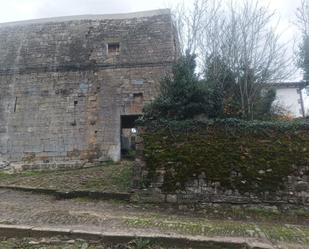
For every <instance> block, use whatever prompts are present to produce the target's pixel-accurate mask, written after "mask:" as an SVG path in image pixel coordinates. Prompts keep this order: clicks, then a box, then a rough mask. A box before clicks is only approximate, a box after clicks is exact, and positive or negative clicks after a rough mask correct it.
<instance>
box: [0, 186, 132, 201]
mask: <svg viewBox="0 0 309 249" xmlns="http://www.w3.org/2000/svg"><path fill="white" fill-rule="evenodd" d="M0 189H9V190H16V191H23V192H31V193H37V194H46V195H53V196H55V197H56V198H58V199H73V198H80V197H87V198H90V199H95V200H98V199H100V200H125V201H129V200H130V198H131V194H130V193H110V192H99V191H68V192H62V191H58V190H55V189H43V188H29V187H20V186H4V185H1V186H0Z"/></svg>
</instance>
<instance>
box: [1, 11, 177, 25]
mask: <svg viewBox="0 0 309 249" xmlns="http://www.w3.org/2000/svg"><path fill="white" fill-rule="evenodd" d="M170 13H171V11H170V9H156V10H147V11H138V12H129V13H116V14H102V15H100V14H89V15H73V16H59V17H48V18H39V19H30V20H24V21H15V22H4V23H0V27H6V26H15V25H28V24H39V23H52V22H68V21H77V20H105V19H111V20H113V19H132V18H142V17H150V16H156V15H170Z"/></svg>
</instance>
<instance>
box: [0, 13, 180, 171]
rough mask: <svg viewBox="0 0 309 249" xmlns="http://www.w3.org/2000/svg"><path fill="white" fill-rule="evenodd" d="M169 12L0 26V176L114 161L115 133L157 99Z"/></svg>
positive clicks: (167, 51)
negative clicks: (0, 172)
mask: <svg viewBox="0 0 309 249" xmlns="http://www.w3.org/2000/svg"><path fill="white" fill-rule="evenodd" d="M173 30H174V29H173V25H172V22H171V15H170V12H169V10H156V11H148V12H139V13H131V14H119V15H118V14H117V15H102V16H77V17H63V18H56V19H41V20H33V21H25V22H15V23H4V24H0V38H1V39H0V85H1V91H0V95H1V98H0V153H1V154H0V161H1V167H2V168H12V167H13V168H23V167H24V168H27V167H28V168H29V167H30V168H31V167H32V166H36V167H43V168H44V167H46V168H47V167H58V166H67V167H74V166H79V165H81V164H82V165H83V164H85V163H88V162H90V163H91V162H100V161H104V160H110V159H111V160H119V159H120V157H121V155H120V150H121V148H120V147H121V142H120V141H121V139H120V133H121V129H122V128H130V127H131V126H132V121H133V120H134V119H135V118H136V117H137V115H139V114H141V111H142V106H143V105H144V104H145V103H147V102H149V101H151V100H152V99H153V98H154V97H155V96H156V94H157V92H158V83H159V81H160V78H161V77H163V76H164V75H165V74H166V73H167V72H168V71H169V70H170V68H171V65H172V63H173V62H174V60H175V55H176V43H175V36H174V32H173Z"/></svg>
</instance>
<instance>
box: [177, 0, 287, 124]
mask: <svg viewBox="0 0 309 249" xmlns="http://www.w3.org/2000/svg"><path fill="white" fill-rule="evenodd" d="M228 2H229V3H228V4H226V5H223V2H217V1H211V0H204V1H202V0H200V1H198V0H197V1H196V2H195V5H194V8H193V11H191V12H189V13H188V14H187V15H185V14H182V15H181V17H180V16H179V14H178V19H177V21H178V22H179V23H180V24H179V25H178V27H181V30H180V33H181V34H180V35H181V36H184V38H185V39H184V40H185V41H186V42H187V44H185V45H184V46H183V48H184V49H188V50H189V52H197V53H198V56H199V58H200V62H201V65H200V67H201V68H202V69H203V70H204V71H205V72H207V68H208V66H209V64H211V63H213V61H214V60H216V61H219V62H220V63H219V64H218V68H217V71H218V75H220V77H221V80H222V74H221V72H220V70H221V68H220V64H224V66H225V67H227V68H228V69H229V73H230V74H233V75H234V77H235V82H236V85H237V89H238V90H237V91H238V93H237V95H238V97H239V101H240V103H241V113H242V116H243V117H244V118H250V119H253V118H254V109H255V104H256V101H257V100H258V99H260V96H261V92H262V89H266V88H267V87H268V84H267V83H269V82H279V81H282V80H284V79H287V78H288V77H289V76H290V75H291V74H292V72H293V71H292V70H293V69H292V68H291V67H290V65H291V62H292V61H291V60H292V59H291V57H289V56H287V53H286V52H287V45H286V44H283V43H281V42H280V35H279V34H278V33H277V32H276V26H275V27H274V18H275V16H274V13H272V12H269V10H268V8H267V7H264V6H262V5H260V4H259V1H258V0H254V1H252V0H243V1H236V0H230V1H228ZM180 12H181V11H180ZM209 13H210V14H209ZM184 31H185V32H184ZM181 39H183V38H182V37H181ZM212 73H214V70H212Z"/></svg>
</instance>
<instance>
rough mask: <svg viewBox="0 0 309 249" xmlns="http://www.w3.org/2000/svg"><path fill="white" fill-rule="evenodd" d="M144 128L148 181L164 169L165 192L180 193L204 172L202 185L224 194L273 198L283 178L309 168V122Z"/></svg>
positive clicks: (159, 124) (166, 124)
mask: <svg viewBox="0 0 309 249" xmlns="http://www.w3.org/2000/svg"><path fill="white" fill-rule="evenodd" d="M145 126H146V128H145V129H144V132H143V135H142V136H143V138H144V145H145V151H144V156H145V160H146V163H147V167H148V169H149V175H148V180H149V182H151V181H153V180H154V177H155V174H156V170H157V169H165V170H166V174H165V179H164V185H163V190H165V191H174V190H175V189H178V188H180V189H181V188H183V187H184V184H185V183H186V182H187V181H188V180H189V179H190V178H192V177H193V176H196V175H199V174H200V173H202V172H204V173H205V175H206V177H207V180H209V181H211V182H212V181H213V182H215V181H217V182H220V184H221V186H222V187H225V188H227V189H237V190H239V191H240V192H256V193H261V192H265V191H270V192H272V191H277V190H279V189H282V188H284V183H285V182H286V179H287V176H289V175H291V174H293V173H295V172H297V171H298V169H299V168H300V167H302V168H303V167H304V166H309V121H308V120H295V121H286V122H261V121H251V122H250V121H241V120H235V119H227V120H209V121H206V122H197V121H181V122H179V121H160V122H159V121H153V122H151V123H148V124H147V125H145ZM303 173H304V174H307V175H309V172H308V171H305V172H303Z"/></svg>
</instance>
